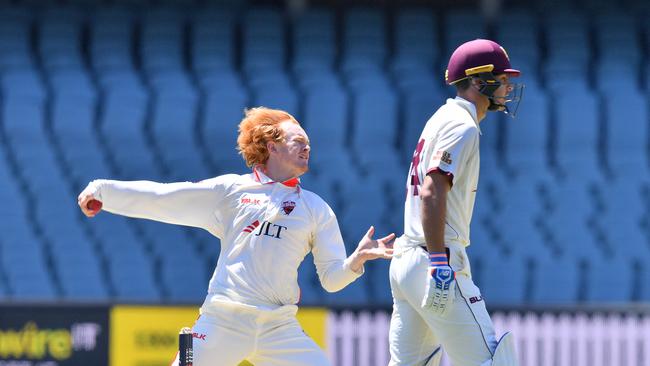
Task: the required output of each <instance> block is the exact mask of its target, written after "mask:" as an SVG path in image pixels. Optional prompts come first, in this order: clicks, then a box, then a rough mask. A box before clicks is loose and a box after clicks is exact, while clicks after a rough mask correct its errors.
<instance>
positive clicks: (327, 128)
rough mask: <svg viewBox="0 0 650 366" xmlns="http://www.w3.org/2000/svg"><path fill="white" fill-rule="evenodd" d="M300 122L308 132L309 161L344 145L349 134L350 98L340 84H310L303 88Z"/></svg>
mask: <svg viewBox="0 0 650 366" xmlns="http://www.w3.org/2000/svg"><path fill="white" fill-rule="evenodd" d="M303 95H304V108H305V112H304V118H303V119H302V121H301V123H302V124H303V127H304V128H305V131H306V132H307V134H308V135H309V136H310V142H311V147H312V159H311V160H312V161H315V160H316V161H318V160H321V161H323V160H324V158H325V159H326V157H327V156H328V155H329V153H334V152H335V151H340V150H342V149H345V145H346V138H347V136H348V131H349V128H348V120H347V118H348V108H349V99H348V98H347V95H346V94H345V91H344V90H343V89H342V88H341V87H340V86H331V87H322V88H319V87H315V86H314V87H309V88H307V89H306V90H305V91H304V94H303Z"/></svg>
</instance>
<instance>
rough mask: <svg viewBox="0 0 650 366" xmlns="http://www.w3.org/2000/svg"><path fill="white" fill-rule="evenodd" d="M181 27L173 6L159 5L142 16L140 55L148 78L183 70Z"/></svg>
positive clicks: (182, 20)
mask: <svg viewBox="0 0 650 366" xmlns="http://www.w3.org/2000/svg"><path fill="white" fill-rule="evenodd" d="M184 26H185V19H183V17H182V13H181V12H179V9H177V8H174V7H165V6H159V7H154V8H152V9H149V10H148V11H147V12H145V13H144V17H143V19H142V33H141V44H140V54H141V56H142V66H143V67H144V70H145V72H146V73H148V74H149V76H152V75H154V74H156V73H158V72H163V71H175V70H182V69H184V61H183V58H184V54H183V52H184V51H183V27H184Z"/></svg>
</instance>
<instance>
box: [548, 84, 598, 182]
mask: <svg viewBox="0 0 650 366" xmlns="http://www.w3.org/2000/svg"><path fill="white" fill-rule="evenodd" d="M562 93H563V94H562V97H561V98H555V108H556V111H555V112H556V125H555V126H554V127H555V133H556V135H555V140H556V144H555V147H556V150H555V158H556V159H557V163H558V166H559V167H560V169H561V170H562V173H563V174H565V175H574V176H580V177H583V178H585V179H599V178H601V175H600V173H602V172H601V171H600V166H601V164H600V163H599V162H598V155H597V151H598V149H597V147H598V141H599V131H600V126H599V121H600V119H599V117H598V116H599V113H598V105H599V104H598V101H597V99H596V97H595V96H594V95H593V94H592V93H591V92H590V91H589V89H587V87H586V86H585V85H581V84H573V86H569V85H566V87H565V88H564V89H563V91H562ZM577 105H579V106H580V108H575V106H577ZM575 121H590V123H576V122H575Z"/></svg>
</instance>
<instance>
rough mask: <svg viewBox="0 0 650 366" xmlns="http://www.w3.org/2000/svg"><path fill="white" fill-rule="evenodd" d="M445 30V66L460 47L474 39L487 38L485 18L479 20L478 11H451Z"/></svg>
mask: <svg viewBox="0 0 650 366" xmlns="http://www.w3.org/2000/svg"><path fill="white" fill-rule="evenodd" d="M444 29H445V34H444V41H445V53H444V56H443V64H444V65H445V66H446V64H447V61H448V60H449V56H451V54H452V53H453V52H454V50H455V49H456V48H457V47H458V46H460V45H461V44H463V43H465V42H467V41H471V40H473V39H477V38H487V31H486V24H485V21H484V20H483V18H477V17H476V11H475V10H473V9H472V10H469V9H466V8H464V9H450V10H449V11H448V12H447V13H446V14H445V17H444ZM443 72H444V68H443Z"/></svg>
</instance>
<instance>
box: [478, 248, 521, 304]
mask: <svg viewBox="0 0 650 366" xmlns="http://www.w3.org/2000/svg"><path fill="white" fill-rule="evenodd" d="M528 267H529V266H528V265H527V263H526V261H525V260H524V258H521V257H519V256H516V255H504V254H501V253H498V252H497V251H492V252H490V254H489V256H487V257H482V258H481V274H480V278H481V282H480V283H479V284H478V285H479V288H480V289H481V294H482V295H483V296H484V298H485V301H486V302H487V303H488V304H490V305H492V306H495V305H509V306H513V305H515V306H516V305H522V304H523V303H524V301H525V297H526V286H527V284H526V275H525V273H526V271H527V268H528ZM513 274H517V275H513Z"/></svg>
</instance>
